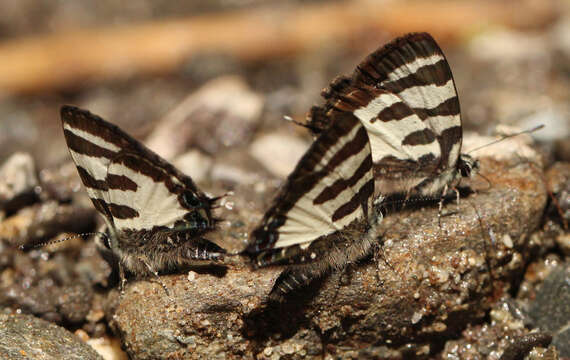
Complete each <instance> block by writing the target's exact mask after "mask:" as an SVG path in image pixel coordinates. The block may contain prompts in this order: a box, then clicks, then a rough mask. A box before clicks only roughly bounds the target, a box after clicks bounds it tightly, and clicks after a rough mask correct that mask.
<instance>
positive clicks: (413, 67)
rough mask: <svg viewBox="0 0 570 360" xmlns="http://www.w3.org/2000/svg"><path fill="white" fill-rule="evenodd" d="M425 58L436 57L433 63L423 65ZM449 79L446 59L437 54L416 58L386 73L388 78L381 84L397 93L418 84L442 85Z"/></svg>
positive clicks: (449, 74) (449, 73)
mask: <svg viewBox="0 0 570 360" xmlns="http://www.w3.org/2000/svg"><path fill="white" fill-rule="evenodd" d="M426 59H432V60H435V59H437V60H438V61H437V62H435V63H428V65H425V63H424V61H425V60H426ZM449 80H451V72H450V71H449V66H448V65H447V61H446V60H445V59H444V57H443V56H441V55H437V56H435V55H434V56H432V57H430V58H416V59H415V60H414V61H413V62H411V63H407V64H406V65H404V66H402V67H401V68H398V69H396V70H395V71H393V72H391V73H389V74H388V79H387V80H385V81H382V83H381V86H382V87H383V88H386V89H390V91H391V92H394V93H399V92H400V91H401V90H403V89H407V88H409V87H412V86H416V85H418V84H424V85H428V84H429V85H437V86H443V85H445V84H446V83H447V82H448V81H449Z"/></svg>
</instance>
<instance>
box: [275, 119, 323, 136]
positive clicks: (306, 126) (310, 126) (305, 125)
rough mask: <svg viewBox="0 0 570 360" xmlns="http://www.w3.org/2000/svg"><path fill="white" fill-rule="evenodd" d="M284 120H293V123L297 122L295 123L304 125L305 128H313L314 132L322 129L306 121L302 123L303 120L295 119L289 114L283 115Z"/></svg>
mask: <svg viewBox="0 0 570 360" xmlns="http://www.w3.org/2000/svg"><path fill="white" fill-rule="evenodd" d="M283 120H285V121H289V122H291V123H293V124H295V125H298V126H302V127H304V128H305V129H309V130H311V131H312V132H313V133H318V132H319V131H320V129H318V128H316V127H314V126H312V125H309V124H305V123H302V122H298V121H297V120H295V119H293V118H292V117H291V116H289V115H283Z"/></svg>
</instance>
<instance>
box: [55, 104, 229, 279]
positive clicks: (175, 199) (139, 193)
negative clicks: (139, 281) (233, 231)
mask: <svg viewBox="0 0 570 360" xmlns="http://www.w3.org/2000/svg"><path fill="white" fill-rule="evenodd" d="M61 120H62V123H63V133H64V135H65V140H66V142H67V146H68V148H69V152H70V154H71V157H72V159H73V161H74V162H75V165H76V166H77V171H78V173H79V176H80V178H81V181H82V182H83V185H84V186H85V189H86V190H87V194H88V195H89V198H90V199H91V201H92V202H93V205H94V206H95V209H97V211H98V212H99V213H100V214H101V215H103V218H104V219H105V222H106V225H107V233H108V236H107V237H106V239H105V240H104V241H103V242H102V243H99V245H102V246H103V247H105V248H106V249H108V250H110V251H111V252H112V254H113V255H114V256H115V257H116V259H117V260H118V262H119V270H120V276H121V280H122V282H121V286H123V285H124V282H125V274H124V271H125V270H127V271H129V272H131V273H133V274H135V275H139V274H149V273H150V274H154V275H157V274H158V272H159V271H162V270H168V269H174V268H176V267H178V266H181V265H184V264H192V263H194V262H195V261H202V260H206V261H215V260H217V259H218V258H220V257H221V256H222V255H221V254H222V253H223V252H224V251H223V249H221V248H219V247H218V246H217V245H215V244H213V243H211V242H209V241H208V240H206V239H204V238H202V236H203V235H204V234H205V233H207V232H209V231H211V230H212V229H214V227H215V224H216V220H215V219H214V218H213V217H212V214H211V209H212V205H213V202H214V201H215V199H212V198H209V197H208V196H207V195H206V194H204V193H203V192H202V191H200V190H199V189H198V188H197V187H196V185H195V184H194V182H193V181H192V179H191V178H190V177H188V176H186V175H184V174H182V173H181V172H180V171H178V170H177V169H176V168H175V167H174V166H172V165H171V164H170V163H168V162H167V161H166V160H164V159H162V158H161V157H160V156H158V155H157V154H155V153H154V152H152V151H151V150H149V149H148V148H146V147H145V146H144V145H143V144H141V143H140V142H138V141H137V140H135V139H133V138H132V137H130V136H129V135H128V134H126V133H125V132H123V131H122V130H121V129H119V128H118V127H117V126H115V125H113V124H110V123H108V122H107V121H105V120H103V119H101V118H100V117H98V116H96V115H93V114H91V113H90V112H88V111H85V110H81V109H79V108H76V107H72V106H63V107H62V108H61Z"/></svg>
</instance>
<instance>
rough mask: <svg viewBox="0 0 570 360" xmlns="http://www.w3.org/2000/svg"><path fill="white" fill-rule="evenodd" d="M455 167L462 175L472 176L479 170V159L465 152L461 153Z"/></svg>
mask: <svg viewBox="0 0 570 360" xmlns="http://www.w3.org/2000/svg"><path fill="white" fill-rule="evenodd" d="M457 168H458V170H459V173H460V174H461V176H462V177H472V176H473V175H475V174H477V173H478V172H479V161H478V160H477V159H475V158H473V157H472V156H470V155H467V154H461V155H460V156H459V161H458V162H457Z"/></svg>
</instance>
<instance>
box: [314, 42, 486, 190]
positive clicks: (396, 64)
mask: <svg viewBox="0 0 570 360" xmlns="http://www.w3.org/2000/svg"><path fill="white" fill-rule="evenodd" d="M322 95H323V97H324V98H325V99H326V103H325V104H324V105H323V106H319V107H313V108H312V109H311V111H310V112H309V115H308V120H309V121H308V124H307V127H309V128H310V129H312V130H313V131H314V132H315V133H320V132H321V131H322V130H323V129H325V128H327V127H328V126H329V124H330V119H331V118H332V115H333V114H335V113H343V112H350V113H352V114H354V115H355V116H356V117H357V118H358V119H359V120H360V122H361V123H362V124H363V125H364V127H365V128H366V130H367V132H368V136H369V137H370V146H371V149H372V160H373V162H374V178H375V194H382V195H383V196H387V197H399V196H400V197H401V196H403V197H405V198H410V197H423V198H434V199H437V198H442V197H443V196H445V195H446V193H447V192H448V190H449V189H453V188H455V187H456V186H457V185H458V184H459V181H460V180H461V177H468V176H472V175H474V174H475V173H476V172H477V171H478V169H479V163H478V161H476V160H475V159H473V158H472V157H471V156H469V155H467V154H461V153H460V152H461V143H462V139H463V136H462V128H461V114H460V109H459V98H458V95H457V90H456V88H455V83H454V81H453V76H452V74H451V69H450V67H449V64H448V62H447V60H446V58H445V56H444V54H443V52H442V51H441V49H440V47H439V46H438V45H437V43H436V42H435V40H434V39H433V38H432V37H431V35H429V34H427V33H411V34H407V35H405V36H403V37H401V38H397V39H395V40H393V41H392V42H390V43H389V44H387V45H385V46H384V47H382V48H380V49H378V50H377V51H375V52H373V53H372V54H370V55H369V56H368V57H367V58H366V59H365V60H364V61H363V62H362V63H360V65H358V66H357V67H356V70H355V71H354V73H353V74H352V76H351V77H347V76H342V77H339V78H337V79H335V80H333V82H332V83H331V84H330V86H329V88H328V89H325V90H324V91H323V94H322Z"/></svg>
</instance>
